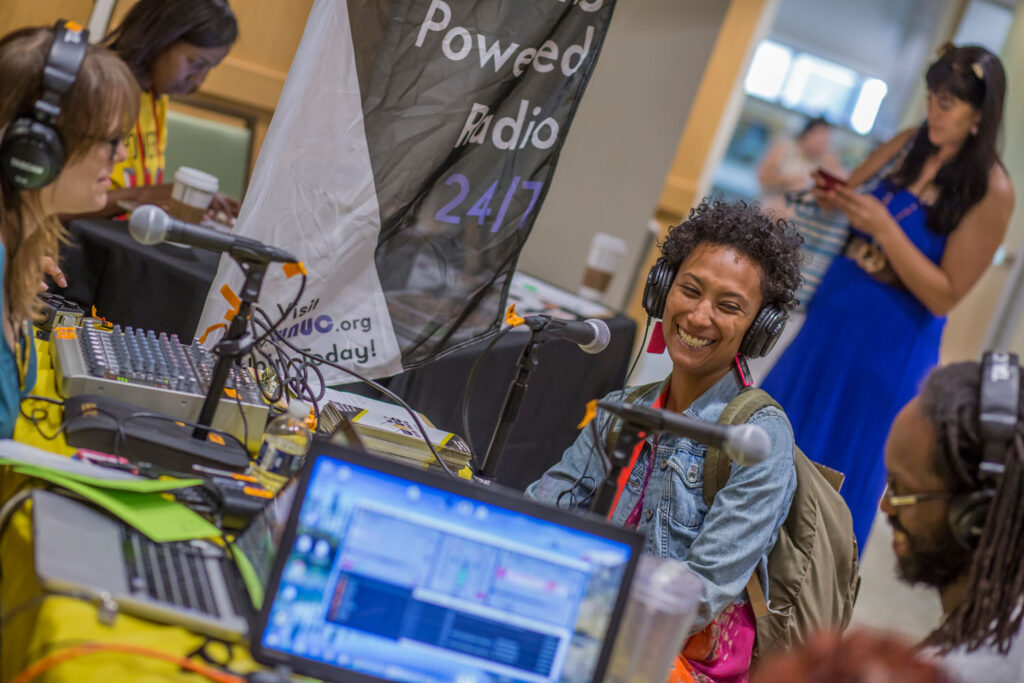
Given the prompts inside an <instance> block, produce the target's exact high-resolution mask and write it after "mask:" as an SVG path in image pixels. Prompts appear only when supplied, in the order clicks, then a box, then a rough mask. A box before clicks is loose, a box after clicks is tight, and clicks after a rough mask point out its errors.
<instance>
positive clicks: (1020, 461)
mask: <svg viewBox="0 0 1024 683" xmlns="http://www.w3.org/2000/svg"><path fill="white" fill-rule="evenodd" d="M980 384H981V366H980V364H979V363H976V362H968V363H956V364H954V365H949V366H947V367H944V368H938V369H936V370H934V371H932V373H931V374H930V375H929V376H928V378H927V379H926V380H925V384H924V387H923V388H922V389H921V395H920V401H921V409H922V411H923V412H924V414H925V416H926V417H927V418H928V419H929V420H930V421H931V423H932V426H933V427H934V428H935V435H936V439H937V442H938V444H937V451H938V453H937V454H936V455H937V457H936V467H937V469H938V474H939V475H940V476H942V477H943V478H944V479H946V480H947V481H948V482H949V484H950V490H951V491H953V492H954V493H956V494H969V493H971V492H974V491H979V490H982V489H984V488H986V486H987V484H986V483H984V482H982V481H981V479H980V478H979V466H980V464H981V461H982V460H983V452H984V444H983V441H982V438H981V425H980V421H979V418H978V407H979V399H978V395H979V388H980ZM1022 406H1024V399H1022V398H1018V415H1017V425H1016V429H1015V433H1014V436H1013V441H1012V444H1011V445H1010V446H1009V447H1008V449H1007V453H1006V459H1005V470H1004V471H1003V473H1002V475H1000V476H999V479H998V481H997V482H996V485H995V497H994V498H993V500H992V503H991V505H989V509H988V513H987V515H986V517H985V525H984V528H983V530H982V533H981V538H980V540H979V542H978V546H977V548H976V549H975V551H974V557H973V559H972V561H971V566H970V570H969V572H968V577H967V589H966V592H965V593H964V597H963V600H961V601H960V604H959V605H957V606H956V608H954V609H953V611H952V612H951V613H950V614H949V615H948V616H947V617H946V619H945V620H944V621H943V622H942V624H940V625H939V627H938V628H936V629H935V630H934V631H932V633H931V634H930V635H929V636H928V638H927V639H926V640H925V643H924V644H925V645H931V646H934V647H937V648H938V649H939V650H940V651H941V652H943V653H946V652H949V651H950V650H951V649H953V648H955V647H961V646H963V647H966V649H967V651H968V652H971V651H974V650H976V649H978V648H979V647H982V646H983V645H986V644H993V645H996V646H997V647H998V648H999V652H1001V653H1003V654H1005V653H1006V652H1008V651H1009V649H1010V643H1011V641H1012V640H1013V637H1014V635H1015V634H1016V633H1017V631H1018V630H1019V629H1020V626H1021V620H1022V617H1024V612H1022V604H1024V505H1022V504H1021V501H1022V500H1024V429H1022V424H1024V421H1022V417H1024V416H1022V415H1021V414H1020V410H1021V407H1022Z"/></svg>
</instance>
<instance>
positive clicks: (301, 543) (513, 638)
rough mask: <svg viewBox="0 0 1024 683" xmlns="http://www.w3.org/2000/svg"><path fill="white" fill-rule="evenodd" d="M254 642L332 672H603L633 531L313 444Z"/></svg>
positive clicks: (277, 660)
mask: <svg viewBox="0 0 1024 683" xmlns="http://www.w3.org/2000/svg"><path fill="white" fill-rule="evenodd" d="M314 448H315V449H316V451H315V454H314V452H312V451H311V454H310V456H308V457H307V461H306V463H305V466H304V468H303V471H302V473H301V475H300V480H299V482H298V485H297V486H296V493H295V500H294V502H293V503H292V508H291V514H290V515H289V517H288V522H287V525H286V526H285V529H284V533H283V536H282V538H281V543H280V545H279V549H278V552H277V553H276V558H275V560H274V565H273V569H272V571H271V574H270V580H269V583H268V585H267V589H266V596H265V598H264V600H263V602H262V608H261V610H260V613H259V616H258V618H257V620H256V622H255V624H254V625H253V628H252V629H251V631H250V647H251V650H252V654H253V656H254V657H255V658H256V659H257V660H258V661H260V662H262V663H264V664H267V665H271V666H275V665H276V666H283V667H287V668H289V669H290V670H292V671H294V672H295V673H299V674H303V675H307V676H311V677H314V678H322V679H325V680H345V681H379V680H388V681H402V682H412V681H415V682H416V683H427V682H431V681H456V682H458V683H475V682H478V681H479V682H483V681H489V682H499V681H500V682H504V681H531V682H533V681H537V682H540V681H569V682H576V681H580V682H582V681H595V680H598V681H599V680H601V678H602V676H603V674H604V671H605V668H606V666H607V663H608V659H609V656H610V653H611V647H612V644H613V642H614V638H615V634H616V631H617V628H618V624H619V621H620V618H621V614H622V611H623V607H624V604H625V601H626V597H627V593H628V587H629V585H630V581H631V579H632V575H633V571H634V569H635V567H636V563H637V560H638V558H639V555H640V553H641V549H642V544H643V537H642V536H641V535H640V534H638V533H636V532H635V531H630V530H626V529H622V528H619V527H613V526H610V525H608V524H605V523H604V522H602V521H600V520H597V519H595V518H588V517H582V516H579V515H576V514H573V513H569V512H566V511H563V510H558V509H555V508H550V507H547V506H544V505H539V504H536V503H533V502H531V501H527V500H525V499H523V498H522V495H521V494H519V493H518V492H505V491H503V490H500V489H498V488H496V487H482V486H478V485H474V484H472V483H470V482H468V481H465V480H460V479H455V478H451V477H444V476H442V475H439V474H436V473H434V472H431V471H427V470H418V469H414V468H411V467H408V466H406V465H403V464H400V463H396V462H392V461H390V460H384V459H381V458H377V457H373V456H370V455H366V454H363V453H359V452H356V451H353V450H351V449H347V448H341V447H337V446H327V445H320V444H315V445H314Z"/></svg>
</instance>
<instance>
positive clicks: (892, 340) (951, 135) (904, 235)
mask: <svg viewBox="0 0 1024 683" xmlns="http://www.w3.org/2000/svg"><path fill="white" fill-rule="evenodd" d="M925 80H926V82H927V84H928V114H927V119H926V120H925V122H924V123H923V124H921V126H920V127H918V128H916V129H912V130H909V131H906V132H904V133H902V134H900V135H898V136H896V137H895V138H894V139H892V140H890V141H889V142H887V143H885V144H883V145H882V146H881V147H879V148H878V149H877V150H875V152H873V153H872V154H871V155H870V156H869V157H868V159H867V160H866V161H865V162H864V163H863V164H861V165H860V166H859V167H858V168H857V169H856V170H854V172H853V173H852V174H851V175H850V178H849V180H848V182H847V183H846V185H845V186H842V185H840V186H828V187H827V186H826V184H825V182H824V179H821V178H819V179H818V180H819V183H818V187H817V189H816V190H815V196H816V198H817V200H818V202H819V204H820V205H821V206H823V207H824V208H829V209H839V210H841V211H843V212H844V213H845V214H846V215H847V217H848V218H849V219H850V227H851V235H850V239H849V241H848V242H847V245H846V249H845V251H844V254H843V255H841V256H839V257H837V258H836V260H835V261H834V262H833V264H832V266H831V268H830V269H829V270H828V272H827V273H826V274H825V277H824V278H823V279H822V282H821V284H820V286H819V287H818V290H817V293H816V294H815V296H814V299H813V300H812V302H811V304H810V306H809V308H808V311H807V320H806V322H805V323H804V327H803V328H802V329H801V331H800V333H799V335H798V336H797V338H796V339H795V340H794V341H793V343H792V345H791V346H790V347H789V349H788V350H787V351H786V353H785V354H784V355H783V356H782V358H781V359H779V362H778V364H777V365H776V366H775V368H774V370H773V371H772V372H771V373H770V374H769V375H768V377H766V378H765V381H764V383H763V387H764V389H765V390H766V391H768V392H769V393H771V394H772V395H773V396H774V397H775V398H776V400H778V401H779V403H781V404H782V406H783V407H784V408H785V409H786V413H787V414H788V415H789V418H790V420H791V421H792V423H793V430H794V433H795V434H796V442H797V443H798V444H799V445H800V447H801V448H802V449H803V450H804V452H806V453H807V455H808V456H810V457H811V458H812V459H815V460H817V461H818V462H821V463H823V464H825V465H828V466H830V467H833V468H835V469H838V470H840V471H841V472H843V473H844V474H845V475H846V483H845V485H844V486H843V489H842V493H843V496H844V497H845V499H846V501H847V503H848V504H849V506H850V510H851V512H852V513H853V521H854V530H855V532H856V534H857V542H858V544H859V546H860V547H861V548H863V547H864V542H865V541H866V539H867V536H868V532H869V531H870V529H871V524H872V521H873V520H874V517H875V512H876V510H877V509H878V501H879V499H880V497H881V495H882V490H883V488H884V487H885V467H884V464H883V461H882V448H883V444H884V441H885V435H886V432H887V431H888V428H889V425H890V423H891V422H892V419H893V418H894V417H895V415H896V413H897V412H898V411H899V409H900V407H901V406H903V405H904V404H905V403H906V402H907V401H909V400H910V399H911V398H912V397H913V396H914V394H915V392H916V390H917V386H918V384H919V383H920V381H921V380H922V379H923V378H924V376H925V374H926V373H927V372H928V370H929V369H930V368H931V367H933V366H934V365H935V364H936V363H937V362H938V352H939V342H940V340H941V337H942V329H943V327H944V325H945V321H946V318H945V316H946V314H947V313H948V312H949V310H950V309H951V308H952V307H953V306H954V305H955V304H956V303H957V302H958V301H960V300H961V299H962V298H963V297H964V295H966V294H967V292H968V291H969V290H970V288H971V287H972V286H973V285H974V284H975V283H976V282H977V281H978V279H979V278H980V277H981V275H982V273H984V272H985V269H986V268H987V267H988V265H989V263H991V262H992V256H993V254H994V253H995V250H996V248H998V246H999V244H1000V242H1002V240H1003V237H1004V235H1005V234H1006V227H1007V223H1008V222H1009V219H1010V214H1011V213H1012V211H1013V204H1014V193H1013V188H1012V186H1011V185H1010V180H1009V178H1008V176H1007V174H1006V171H1005V170H1004V169H1003V166H1002V164H1001V163H1000V161H999V157H998V154H997V152H996V139H997V135H998V132H999V126H1000V122H1001V119H1002V109H1003V99H1004V93H1005V88H1006V76H1005V73H1004V71H1003V66H1002V64H1001V63H1000V61H999V58H998V57H996V56H995V55H994V54H992V53H991V52H989V51H988V50H986V49H985V48H983V47H977V46H964V47H954V46H948V47H947V48H945V49H944V50H943V52H942V54H941V56H940V57H939V59H938V60H937V61H936V62H935V63H933V64H932V65H931V66H930V67H929V69H928V72H927V74H926V76H925ZM893 160H895V161H896V163H895V166H894V168H895V170H894V171H893V172H892V173H891V174H890V175H889V176H888V177H887V178H885V179H883V180H882V182H880V183H879V184H878V186H877V187H876V188H875V189H874V190H873V191H872V192H871V193H870V194H857V193H856V192H855V191H854V190H853V189H851V188H855V187H857V186H858V185H860V184H861V183H862V182H864V181H865V180H866V179H867V178H869V177H871V176H872V175H873V174H875V173H876V172H878V170H879V169H881V168H883V167H884V166H885V165H886V164H887V163H888V162H890V161H893Z"/></svg>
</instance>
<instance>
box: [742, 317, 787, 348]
mask: <svg viewBox="0 0 1024 683" xmlns="http://www.w3.org/2000/svg"><path fill="white" fill-rule="evenodd" d="M787 320H789V315H788V314H787V313H786V312H785V311H784V310H782V309H780V308H776V307H775V306H763V307H761V310H760V311H758V312H757V317H756V318H754V322H753V323H751V324H750V327H749V328H747V333H746V334H745V335H743V342H742V343H740V353H741V354H743V355H744V356H746V357H747V358H761V357H763V356H766V355H767V354H768V353H769V352H770V351H771V350H772V348H773V347H774V346H775V343H776V342H777V341H779V337H780V336H781V335H782V330H784V329H785V327H786V321H787Z"/></svg>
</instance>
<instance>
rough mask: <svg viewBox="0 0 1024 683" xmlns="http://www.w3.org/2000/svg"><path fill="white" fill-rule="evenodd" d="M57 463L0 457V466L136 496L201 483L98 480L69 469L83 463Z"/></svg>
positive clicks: (71, 461) (201, 481) (161, 480)
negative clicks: (50, 475) (114, 489)
mask: <svg viewBox="0 0 1024 683" xmlns="http://www.w3.org/2000/svg"><path fill="white" fill-rule="evenodd" d="M61 460H62V461H67V462H59V463H55V464H54V463H47V462H46V461H42V462H38V463H37V462H33V461H25V460H15V459H13V458H4V457H3V456H0V466H2V465H7V466H10V467H13V468H15V469H17V468H29V469H31V470H33V471H43V472H53V473H54V474H56V475H57V476H60V477H63V478H66V479H74V480H75V481H81V482H82V483H86V484H89V485H90V486H98V487H100V488H117V489H119V490H131V492H135V493H138V494H147V493H152V492H164V490H176V489H178V488H187V487H189V486H198V485H200V484H202V483H203V480H202V479H198V478H195V477H193V478H190V479H173V478H165V479H147V478H145V477H128V476H125V477H124V478H120V477H119V478H100V477H94V476H89V475H88V474H82V473H81V472H76V471H74V470H72V469H69V468H70V467H72V466H78V467H83V466H86V465H85V464H83V463H79V462H77V461H74V460H70V459H68V458H62V459H61ZM88 467H90V469H93V470H94V469H98V468H97V467H95V466H88ZM114 472H117V473H119V474H121V472H120V470H113V469H112V470H111V473H112V474H113V473H114Z"/></svg>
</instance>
